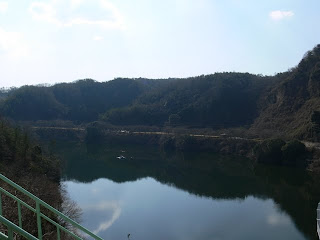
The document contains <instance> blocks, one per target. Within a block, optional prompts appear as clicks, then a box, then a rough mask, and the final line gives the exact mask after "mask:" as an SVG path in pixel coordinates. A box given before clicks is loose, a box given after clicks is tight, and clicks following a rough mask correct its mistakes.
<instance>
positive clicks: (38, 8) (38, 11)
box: [29, 2, 62, 26]
mask: <svg viewBox="0 0 320 240" xmlns="http://www.w3.org/2000/svg"><path fill="white" fill-rule="evenodd" d="M29 11H30V13H31V15H32V18H33V19H35V20H38V21H47V22H49V23H53V24H56V25H58V26H61V25H62V23H61V22H60V21H59V20H58V19H57V18H56V10H55V8H54V7H53V5H51V4H49V3H43V2H33V3H32V4H31V6H30V8H29Z"/></svg>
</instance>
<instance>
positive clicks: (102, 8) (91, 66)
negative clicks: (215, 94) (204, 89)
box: [0, 0, 320, 87]
mask: <svg viewBox="0 0 320 240" xmlns="http://www.w3.org/2000/svg"><path fill="white" fill-rule="evenodd" d="M319 12H320V1H319V0H308V1H302V0H265V1H262V0H260V1H257V0H224V1H221V0H41V1H40V0H39V1H32V0H19V1H18V0H7V1H5V0H0V87H10V86H21V85H26V84H29V85H30V84H40V83H50V84H53V83H57V82H71V81H74V80H77V79H83V78H93V79H95V80H98V81H107V80H111V79H113V78H115V77H148V78H167V77H189V76H197V75H201V74H210V73H214V72H223V71H239V72H250V73H256V74H264V75H273V74H274V73H277V72H281V71H286V70H287V69H289V68H291V67H293V66H295V65H297V64H298V62H299V61H300V59H301V58H302V56H303V55H304V53H305V52H306V51H308V50H311V49H312V48H313V47H314V46H315V45H316V44H319V43H320V31H319V30H318V23H319V22H320V14H319Z"/></svg>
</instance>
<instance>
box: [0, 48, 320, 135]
mask: <svg viewBox="0 0 320 240" xmlns="http://www.w3.org/2000/svg"><path fill="white" fill-rule="evenodd" d="M319 106H320V45H318V46H316V47H315V48H314V49H313V50H311V51H309V52H307V53H306V54H305V56H304V57H303V59H302V60H301V62H300V63H299V64H298V65H297V66H296V67H294V68H292V69H290V70H288V71H287V72H284V73H279V74H277V75H275V76H261V75H253V74H249V73H235V72H231V73H216V74H212V75H202V76H198V77H191V78H186V79H157V80H151V79H141V78H139V79H122V78H119V79H115V80H112V81H107V82H102V83H100V82H96V81H94V80H90V79H85V80H79V81H76V82H73V83H61V84H56V85H54V86H50V87H43V86H24V87H21V88H18V89H14V90H12V91H10V92H9V93H6V94H3V96H2V100H1V103H0V111H1V114H2V115H4V116H6V117H9V118H12V119H13V120H19V121H29V120H32V121H36V120H49V121H52V120H71V121H73V122H75V123H77V124H78V123H88V122H92V121H97V120H103V121H106V122H108V123H111V124H113V125H147V126H158V127H163V126H168V125H169V126H174V127H175V126H180V127H196V128H199V127H200V128H201V127H210V128H213V129H218V128H230V127H239V126H245V127H247V128H248V127H250V126H251V130H253V131H255V132H258V133H262V132H269V135H270V134H271V135H272V134H275V135H279V134H280V135H281V134H284V135H288V136H294V137H300V138H316V137H315V136H316V135H317V134H318V135H319V133H320V107H319Z"/></svg>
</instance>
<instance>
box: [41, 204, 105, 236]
mask: <svg viewBox="0 0 320 240" xmlns="http://www.w3.org/2000/svg"><path fill="white" fill-rule="evenodd" d="M41 205H42V206H43V207H45V208H47V209H49V210H50V211H52V212H53V213H55V214H57V215H58V216H59V217H61V218H62V219H64V220H65V221H67V222H69V223H71V224H72V225H73V226H74V227H76V228H78V229H80V230H81V231H83V232H84V233H86V234H88V235H89V236H91V237H93V238H94V239H97V240H103V239H102V238H100V237H99V236H97V235H95V234H93V233H92V232H90V231H89V230H88V229H86V228H85V227H83V226H81V225H80V224H78V223H77V222H75V221H73V220H72V219H70V218H68V217H67V216H66V215H64V214H63V213H61V212H59V211H58V210H56V209H54V208H53V207H51V206H50V205H49V204H47V203H46V202H41Z"/></svg>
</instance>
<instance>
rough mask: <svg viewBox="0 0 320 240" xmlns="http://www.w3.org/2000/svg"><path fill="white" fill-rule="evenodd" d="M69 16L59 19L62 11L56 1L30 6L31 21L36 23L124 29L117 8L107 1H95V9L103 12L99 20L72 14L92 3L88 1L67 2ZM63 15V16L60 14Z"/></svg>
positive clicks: (35, 3) (34, 3) (72, 0)
mask: <svg viewBox="0 0 320 240" xmlns="http://www.w3.org/2000/svg"><path fill="white" fill-rule="evenodd" d="M68 1H69V8H70V14H68V16H64V17H61V15H60V14H59V11H62V10H63V9H62V7H61V6H59V2H60V1H57V0H51V1H49V2H33V3H32V4H31V5H30V8H29V12H30V13H31V16H32V18H33V19H35V20H38V21H46V22H48V23H51V24H54V25H56V26H58V27H73V26H75V25H95V26H100V27H102V28H105V29H121V30H122V29H124V26H125V24H124V18H123V16H122V14H121V13H120V11H119V10H118V8H117V7H116V6H115V5H114V4H112V3H111V2H109V1H108V0H98V1H96V2H97V4H96V8H97V9H99V10H101V9H102V10H104V12H105V14H104V17H101V18H100V19H93V18H88V17H86V16H81V15H80V16H79V14H75V13H73V10H75V9H77V8H80V7H82V8H85V7H86V4H89V3H92V0H91V2H90V1H89V0H68ZM62 15H63V14H62Z"/></svg>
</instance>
